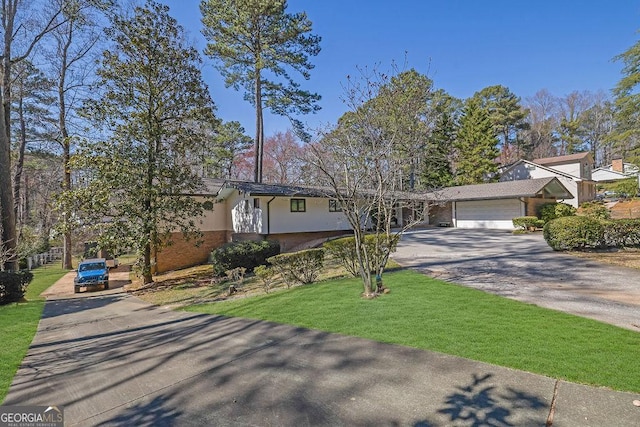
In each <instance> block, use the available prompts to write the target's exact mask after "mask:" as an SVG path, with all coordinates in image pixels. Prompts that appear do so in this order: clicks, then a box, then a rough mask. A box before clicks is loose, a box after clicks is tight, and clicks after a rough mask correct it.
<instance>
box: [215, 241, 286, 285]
mask: <svg viewBox="0 0 640 427" xmlns="http://www.w3.org/2000/svg"><path fill="white" fill-rule="evenodd" d="M279 253H280V243H278V242H276V241H272V240H262V241H259V242H254V241H246V242H231V243H227V244H225V245H223V246H221V247H219V248H217V249H216V250H214V251H213V252H211V263H212V264H213V274H214V275H215V276H218V277H220V276H224V274H225V271H227V270H233V269H234V268H238V267H244V268H246V269H247V271H253V269H254V268H256V267H257V266H259V265H262V264H266V263H267V258H269V257H272V256H274V255H277V254H279Z"/></svg>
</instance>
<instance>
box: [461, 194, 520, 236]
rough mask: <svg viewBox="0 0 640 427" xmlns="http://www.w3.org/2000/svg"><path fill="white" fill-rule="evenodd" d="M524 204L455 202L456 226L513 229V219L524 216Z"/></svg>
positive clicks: (490, 201)
mask: <svg viewBox="0 0 640 427" xmlns="http://www.w3.org/2000/svg"><path fill="white" fill-rule="evenodd" d="M524 208H525V206H524V203H523V202H522V201H520V200H519V199H503V200H469V201H461V202H454V203H453V209H454V210H455V214H454V217H455V218H456V219H455V223H454V226H455V227H458V228H498V229H507V230H512V229H513V222H512V219H513V218H515V217H518V216H524V214H525V212H524Z"/></svg>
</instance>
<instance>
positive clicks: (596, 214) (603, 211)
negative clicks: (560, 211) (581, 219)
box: [578, 202, 611, 219]
mask: <svg viewBox="0 0 640 427" xmlns="http://www.w3.org/2000/svg"><path fill="white" fill-rule="evenodd" d="M578 215H582V216H588V217H589V218H596V219H609V218H611V213H610V212H609V209H607V207H606V206H605V205H604V203H601V202H584V203H583V204H581V205H580V209H578Z"/></svg>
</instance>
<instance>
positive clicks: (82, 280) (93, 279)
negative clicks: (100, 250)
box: [73, 258, 109, 293]
mask: <svg viewBox="0 0 640 427" xmlns="http://www.w3.org/2000/svg"><path fill="white" fill-rule="evenodd" d="M73 285H74V290H73V291H74V293H75V292H80V288H83V287H89V286H95V285H103V286H104V289H109V267H108V266H107V261H106V260H105V259H104V258H91V259H85V260H84V261H82V262H81V263H80V264H79V265H78V274H77V275H76V278H75V279H74V280H73Z"/></svg>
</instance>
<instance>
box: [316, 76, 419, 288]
mask: <svg viewBox="0 0 640 427" xmlns="http://www.w3.org/2000/svg"><path fill="white" fill-rule="evenodd" d="M396 72H397V70H394V73H396ZM423 100H424V94H423V93H422V92H420V93H418V94H416V96H415V97H407V87H406V85H405V82H404V80H403V79H401V78H396V76H395V75H389V74H387V73H382V72H379V71H378V70H376V69H374V70H372V71H371V72H367V70H363V71H362V78H361V79H351V78H350V79H349V82H348V85H347V86H346V88H345V103H346V104H347V107H348V108H350V111H348V112H347V113H345V114H344V115H343V116H342V117H341V118H340V119H339V120H338V124H337V125H336V126H335V127H332V128H329V129H326V130H325V131H323V132H321V136H320V140H319V141H317V142H316V143H314V144H312V145H310V147H309V151H310V153H309V154H310V156H309V159H308V160H309V163H310V165H312V166H313V168H314V170H315V171H316V173H317V176H318V181H319V183H320V184H323V185H326V186H327V187H329V188H330V190H329V191H327V196H329V197H333V198H335V199H336V203H337V204H338V205H339V206H340V209H341V210H342V214H343V215H344V216H345V217H346V219H347V221H348V222H349V225H350V226H351V228H352V230H353V233H354V240H353V242H354V251H355V259H356V260H357V262H356V265H357V270H358V274H359V275H360V277H361V278H362V283H363V288H364V292H363V296H365V297H367V298H369V297H372V296H375V295H377V292H376V290H375V285H376V282H377V281H378V280H377V279H380V280H381V277H382V274H383V272H384V270H385V267H386V261H387V257H388V252H385V251H386V250H387V248H391V247H393V246H394V245H395V244H396V243H397V241H398V240H399V238H400V235H401V234H402V232H403V231H404V230H406V229H407V228H409V227H412V226H413V225H415V224H416V223H417V222H420V221H422V218H423V215H424V201H423V199H422V198H417V197H416V198H412V197H411V195H409V194H407V193H404V192H403V189H404V187H403V185H404V184H405V183H406V181H407V180H406V178H407V175H406V174H407V167H406V166H407V165H412V164H414V163H415V162H414V156H415V155H416V150H417V149H418V148H419V145H416V142H417V141H423V140H426V139H427V138H428V136H429V133H430V128H429V127H428V126H425V125H424V122H425V121H429V120H431V119H432V117H431V113H430V112H429V111H425V110H424V107H423V103H422V101H423ZM407 118H411V119H407ZM412 170H413V169H412V168H409V171H408V172H409V174H411V173H412ZM400 219H401V220H400ZM368 231H371V233H372V234H373V235H374V236H375V238H374V247H373V248H371V247H370V246H368V245H367V243H366V240H365V235H366V234H367V232H368ZM380 254H383V255H384V256H380ZM372 265H373V266H374V267H373V268H372Z"/></svg>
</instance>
